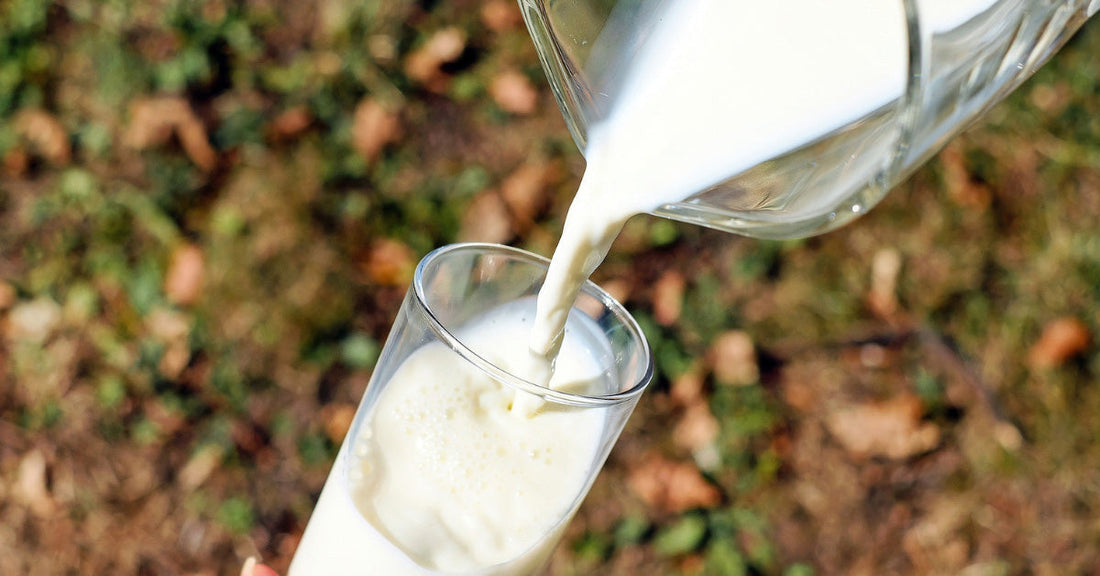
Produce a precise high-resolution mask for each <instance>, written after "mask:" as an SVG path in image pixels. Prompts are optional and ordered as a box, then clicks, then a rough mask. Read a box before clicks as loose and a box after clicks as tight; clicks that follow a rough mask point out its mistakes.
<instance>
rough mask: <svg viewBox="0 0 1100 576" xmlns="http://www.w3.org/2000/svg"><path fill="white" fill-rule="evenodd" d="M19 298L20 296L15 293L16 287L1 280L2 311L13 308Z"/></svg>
mask: <svg viewBox="0 0 1100 576" xmlns="http://www.w3.org/2000/svg"><path fill="white" fill-rule="evenodd" d="M18 298H19V295H18V294H17V293H16V292H15V287H14V286H12V285H11V284H8V283H7V282H4V281H3V280H0V310H7V309H8V308H11V307H12V306H13V305H14V304H15V302H16V300H18Z"/></svg>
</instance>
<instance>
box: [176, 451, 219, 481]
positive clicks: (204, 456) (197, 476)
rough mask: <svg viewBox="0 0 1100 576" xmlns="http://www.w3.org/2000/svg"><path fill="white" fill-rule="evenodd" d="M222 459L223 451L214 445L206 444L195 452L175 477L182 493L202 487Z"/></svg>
mask: <svg viewBox="0 0 1100 576" xmlns="http://www.w3.org/2000/svg"><path fill="white" fill-rule="evenodd" d="M224 457H225V451H224V450H223V449H222V447H221V446H218V445H216V444H207V445H205V446H203V447H202V448H199V449H198V450H196V451H195V453H194V454H192V455H191V459H190V460H188V461H187V464H184V466H183V468H182V469H180V472H179V474H178V475H177V476H176V478H177V479H178V480H179V483H180V487H181V488H183V491H184V492H190V491H192V490H194V489H196V488H198V487H199V486H202V484H203V482H206V479H207V478H209V477H210V475H211V474H213V473H214V470H216V469H217V468H218V466H220V465H221V463H222V458H224Z"/></svg>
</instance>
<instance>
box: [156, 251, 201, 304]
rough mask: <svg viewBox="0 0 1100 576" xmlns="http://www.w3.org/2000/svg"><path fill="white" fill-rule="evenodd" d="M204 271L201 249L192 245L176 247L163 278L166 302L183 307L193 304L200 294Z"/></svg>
mask: <svg viewBox="0 0 1100 576" xmlns="http://www.w3.org/2000/svg"><path fill="white" fill-rule="evenodd" d="M204 270H205V258H204V257H203V253H202V249H200V248H199V247H198V246H195V245H194V244H183V245H180V246H178V247H176V249H175V250H174V251H173V252H172V260H171V262H170V263H169V265H168V273H167V274H166V275H165V278H164V294H165V296H166V297H167V298H168V301H169V302H172V303H175V304H181V305H184V306H186V305H189V304H194V303H195V302H196V301H197V300H198V299H199V296H200V295H201V294H202V282H203V276H204Z"/></svg>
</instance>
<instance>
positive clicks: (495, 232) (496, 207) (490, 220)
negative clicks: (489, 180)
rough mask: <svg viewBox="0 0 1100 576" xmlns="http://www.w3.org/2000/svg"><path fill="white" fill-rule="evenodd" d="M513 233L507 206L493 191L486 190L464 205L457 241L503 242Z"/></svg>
mask: <svg viewBox="0 0 1100 576" xmlns="http://www.w3.org/2000/svg"><path fill="white" fill-rule="evenodd" d="M513 235H514V232H513V230H512V223H511V217H510V215H509V214H508V208H507V206H505V204H504V201H503V200H501V198H500V195H499V194H497V193H496V192H495V191H493V190H486V191H484V192H482V193H480V194H478V195H477V196H475V197H474V199H473V200H471V201H470V203H469V204H467V205H466V212H465V213H463V215H462V227H461V228H460V229H459V233H458V239H459V241H461V242H492V243H494V244H503V243H505V242H507V241H508V240H510V239H511V238H512V236H513Z"/></svg>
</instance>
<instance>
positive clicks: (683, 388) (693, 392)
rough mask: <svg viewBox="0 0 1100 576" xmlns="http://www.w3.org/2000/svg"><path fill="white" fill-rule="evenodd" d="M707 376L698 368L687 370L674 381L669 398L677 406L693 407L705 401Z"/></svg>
mask: <svg viewBox="0 0 1100 576" xmlns="http://www.w3.org/2000/svg"><path fill="white" fill-rule="evenodd" d="M705 383H706V375H705V374H704V373H703V370H701V369H699V367H698V366H694V367H692V368H690V369H688V370H685V371H684V372H683V373H682V374H680V375H679V376H677V377H675V378H673V379H672V384H671V385H670V387H669V397H670V398H671V399H672V401H673V403H675V404H676V405H677V406H684V407H687V406H691V405H693V404H696V403H698V402H701V401H702V400H703V387H704V385H705Z"/></svg>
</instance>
